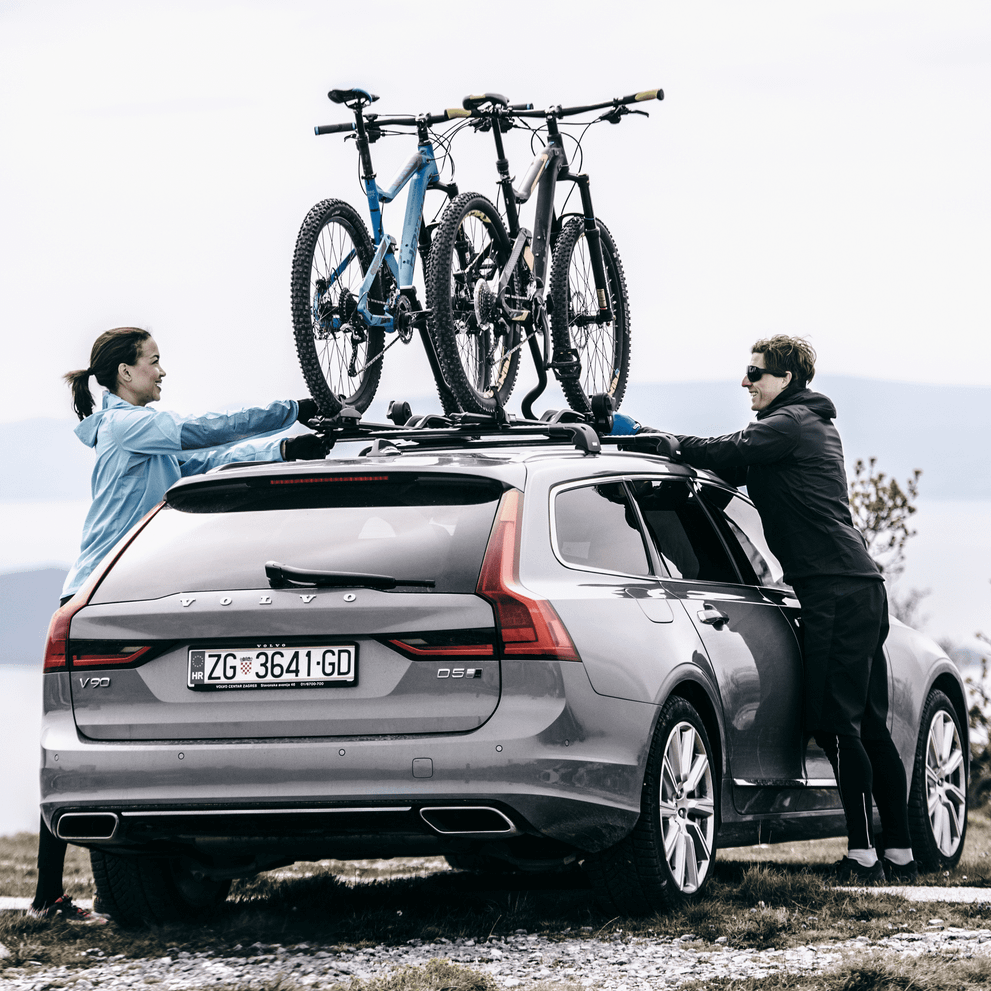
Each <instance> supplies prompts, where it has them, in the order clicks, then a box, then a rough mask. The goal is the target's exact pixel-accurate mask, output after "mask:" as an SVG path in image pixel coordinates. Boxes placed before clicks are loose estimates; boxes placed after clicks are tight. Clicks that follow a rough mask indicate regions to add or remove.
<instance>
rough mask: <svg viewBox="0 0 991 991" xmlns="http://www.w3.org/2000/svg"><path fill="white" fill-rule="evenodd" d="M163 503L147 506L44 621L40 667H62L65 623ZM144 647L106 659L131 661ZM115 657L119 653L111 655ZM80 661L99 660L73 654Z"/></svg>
mask: <svg viewBox="0 0 991 991" xmlns="http://www.w3.org/2000/svg"><path fill="white" fill-rule="evenodd" d="M164 505H165V503H162V502H160V503H159V504H158V505H157V506H155V508H154V509H152V510H150V511H149V512H148V513H147V515H146V516H145V517H144V519H142V520H141V521H140V522H139V523H136V524H135V525H134V526H133V527H132V528H131V529H130V530H129V531H128V532H127V533H126V534H125V535H124V536H123V537H122V538H121V539H120V540H119V541H118V542H117V543H116V544H115V545H114V547H113V549H112V550H111V551H110V553H109V554H107V556H106V557H105V558H104V559H103V560H102V561H101V562H100V564H99V566H98V567H97V568H96V570H95V571H94V572H93V573H92V574H91V575H90V576H89V578H88V579H87V580H86V584H85V585H83V587H82V588H81V589H80V590H79V591H78V592H76V594H75V595H74V596H73V597H72V598H71V599H69V601H68V602H67V603H66V604H65V605H64V606H62V607H61V608H60V609H58V610H56V612H55V615H54V616H52V619H51V622H50V623H49V624H48V637H47V639H46V640H45V658H44V662H43V664H42V668H43V670H45V671H64V670H65V669H66V667H67V662H66V659H67V656H68V652H67V640H68V638H69V624H70V623H71V622H72V617H73V616H75V614H76V613H77V612H79V610H80V609H82V608H83V606H85V605H86V604H87V603H88V602H89V600H90V599H91V598H92V597H93V593H94V592H95V591H96V590H97V587H98V586H99V584H100V582H102V581H103V576H104V575H105V574H106V573H107V572H108V571H109V570H110V569H111V568H112V567H113V566H114V565H115V564H116V563H117V558H119V557H120V556H121V554H123V553H124V549H125V548H126V547H127V545H128V544H129V543H130V542H131V541H132V540H133V539H134V538H135V537H136V536H137V535H138V534H139V533H140V532H141V531H142V530H143V529H144V528H145V526H146V525H147V524H148V521H149V520H150V519H151V518H152V517H153V516H154V515H155V514H156V513H157V512H158V511H159V510H160V509H161V508H162V506H164ZM148 649H150V648H148V647H134V648H132V649H131V651H132V652H131V653H129V654H128V655H127V659H126V660H121V659H118V660H117V661H116V662H114V661H110V662H109V663H110V664H113V663H117V664H125V663H128V662H129V661H132V660H134V659H135V657H136V656H137V655H136V654H135V653H133V652H134V651H140V652H141V653H143V652H144V651H145V650H148ZM114 656H117V657H119V655H114ZM76 663H82V664H84V665H85V664H87V663H88V664H89V665H90V666H95V665H96V664H98V663H101V662H99V661H96V660H94V661H87V660H82V661H77V659H76V658H73V664H76Z"/></svg>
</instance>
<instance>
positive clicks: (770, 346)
mask: <svg viewBox="0 0 991 991" xmlns="http://www.w3.org/2000/svg"><path fill="white" fill-rule="evenodd" d="M750 350H751V351H752V352H753V353H754V354H762V355H764V367H765V368H766V369H767V370H768V371H769V372H771V373H772V374H775V375H784V373H785V372H791V383H790V384H789V386H788V388H789V389H804V388H805V387H806V386H807V385H808V384H809V382H811V381H812V378H813V376H814V375H815V373H816V353H815V349H814V348H813V347H812V345H811V344H809V342H808V341H806V340H805V338H804V337H788V336H787V335H786V334H775V335H774V336H773V337H768V338H766V339H765V340H761V341H757V343H756V344H754V346H753V347H752V348H751V349H750Z"/></svg>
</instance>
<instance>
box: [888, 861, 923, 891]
mask: <svg viewBox="0 0 991 991" xmlns="http://www.w3.org/2000/svg"><path fill="white" fill-rule="evenodd" d="M884 873H885V875H887V878H888V880H889V881H890V882H891V883H892V884H914V883H915V882H916V881H918V880H919V865H918V864H917V863H916V862H915V861H914V860H910V861H909V862H908V863H907V864H893V863H892V862H891V861H890V860H888V858H887V857H885V858H884Z"/></svg>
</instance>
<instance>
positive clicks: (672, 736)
mask: <svg viewBox="0 0 991 991" xmlns="http://www.w3.org/2000/svg"><path fill="white" fill-rule="evenodd" d="M640 810H641V811H640V818H639V820H638V821H637V824H636V826H634V828H633V831H632V832H631V833H630V834H629V835H628V836H627V837H625V838H624V839H622V840H620V842H619V843H617V844H616V845H615V846H612V847H610V848H609V849H608V850H604V851H602V852H601V853H596V854H592V855H590V856H588V857H586V858H585V861H584V867H585V870H586V872H587V873H588V875H589V879H590V880H591V883H592V888H593V891H594V892H595V897H596V901H597V902H598V903H599V906H600V907H601V908H602V909H603V910H604V911H606V912H608V913H609V914H610V915H647V914H649V913H651V912H658V911H672V910H676V909H679V908H682V907H683V906H684V905H686V904H687V903H688V902H691V901H694V900H696V899H697V898H699V897H700V895H701V894H702V892H703V890H704V888H705V885H706V882H707V881H708V879H709V875H710V873H711V869H712V864H713V861H714V859H715V855H716V828H717V825H718V821H719V797H718V774H717V771H716V768H715V767H714V766H713V750H712V747H711V745H710V743H709V735H708V733H707V732H706V729H705V724H704V723H703V722H702V719H701V718H700V717H699V714H698V713H697V712H696V711H695V709H694V708H693V707H692V706H691V705H690V704H689V703H688V702H686V701H685V700H684V699H682V698H679V697H677V696H673V697H672V698H670V699H668V701H667V702H666V703H665V704H664V707H663V708H662V709H661V714H660V717H659V719H658V722H657V728H656V730H655V731H654V738H653V741H652V743H651V748H650V756H649V757H648V759H647V769H646V773H645V774H644V782H643V791H642V797H641V804H640Z"/></svg>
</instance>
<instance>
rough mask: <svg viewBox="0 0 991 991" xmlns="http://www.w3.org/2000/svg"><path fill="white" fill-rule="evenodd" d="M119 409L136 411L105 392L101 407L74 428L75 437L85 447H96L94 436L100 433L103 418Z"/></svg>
mask: <svg viewBox="0 0 991 991" xmlns="http://www.w3.org/2000/svg"><path fill="white" fill-rule="evenodd" d="M121 408H128V409H137V407H136V406H132V405H131V404H130V403H129V402H128V401H127V400H126V399H121V398H120V396H115V395H114V394H113V393H112V392H105V393H104V394H103V405H102V407H101V408H100V409H97V410H93V412H92V413H90V415H89V416H87V417H86V419H85V420H83V421H82V422H81V423H80V424H79V425H78V426H77V427H76V430H75V434H76V436H77V437H78V438H79V439H80V440H81V441H82V442H83V443H84V444H85V445H86V446H87V447H96V435H97V434H98V433H99V431H100V426H101V424H102V423H103V418H104V417H105V416H106V415H107V413H109V412H110V410H112V409H121Z"/></svg>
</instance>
